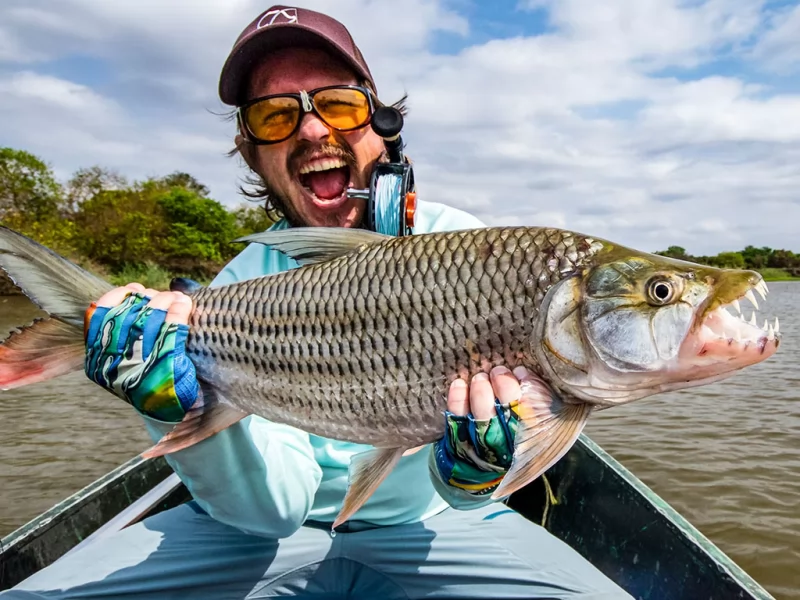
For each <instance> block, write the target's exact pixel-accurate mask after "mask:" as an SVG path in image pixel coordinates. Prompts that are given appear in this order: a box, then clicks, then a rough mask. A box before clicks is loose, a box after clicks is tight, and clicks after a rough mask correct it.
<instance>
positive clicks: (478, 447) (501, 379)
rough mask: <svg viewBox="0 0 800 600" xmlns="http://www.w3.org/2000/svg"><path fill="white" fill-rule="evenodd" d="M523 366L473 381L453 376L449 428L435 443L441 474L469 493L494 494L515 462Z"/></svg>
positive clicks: (524, 374) (501, 369) (524, 375)
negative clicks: (517, 410)
mask: <svg viewBox="0 0 800 600" xmlns="http://www.w3.org/2000/svg"><path fill="white" fill-rule="evenodd" d="M529 377H530V375H529V374H528V372H527V370H526V369H525V368H524V367H518V368H517V369H515V370H514V372H513V373H512V372H511V371H509V370H508V369H507V368H506V367H495V368H494V369H492V371H491V372H490V373H489V375H486V374H485V373H478V374H477V375H475V376H474V377H473V378H472V381H470V383H469V385H468V384H467V382H465V381H464V380H462V379H457V380H455V381H454V382H453V383H452V384H451V386H450V390H449V393H448V396H447V415H446V431H445V435H444V437H443V438H442V439H441V440H439V441H438V442H437V443H436V445H435V447H434V453H435V457H436V467H437V468H438V470H439V474H440V475H441V478H442V479H443V480H444V481H445V482H446V483H448V484H449V485H452V486H454V487H457V488H460V489H463V490H465V491H467V492H469V493H470V494H474V495H484V494H489V493H491V492H492V491H493V490H494V489H495V488H496V487H497V486H498V485H499V484H500V481H501V480H502V478H503V475H505V473H506V471H507V470H508V469H509V467H510V466H511V460H512V458H513V455H514V436H515V434H516V431H517V425H518V423H519V417H518V416H517V413H516V411H515V409H516V406H517V403H518V401H519V399H520V396H521V394H522V390H521V386H520V381H521V380H525V379H527V378H529Z"/></svg>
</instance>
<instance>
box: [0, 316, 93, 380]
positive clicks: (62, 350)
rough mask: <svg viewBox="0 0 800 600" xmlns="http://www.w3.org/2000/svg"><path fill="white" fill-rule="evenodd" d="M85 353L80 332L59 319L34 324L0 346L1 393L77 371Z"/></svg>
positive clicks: (13, 335)
mask: <svg viewBox="0 0 800 600" xmlns="http://www.w3.org/2000/svg"><path fill="white" fill-rule="evenodd" d="M85 353H86V349H85V348H84V345H83V338H82V337H81V332H80V330H78V329H76V328H75V327H73V326H72V325H68V324H66V323H64V322H62V321H59V320H58V319H52V318H50V319H43V320H38V321H34V323H33V324H32V325H28V326H26V327H23V328H21V329H18V330H16V331H14V332H12V333H11V335H10V336H9V337H8V338H6V339H5V340H4V341H3V342H2V343H0V389H2V390H12V389H14V388H18V387H22V386H24V385H29V384H31V383H38V382H40V381H45V380H47V379H52V378H53V377H59V376H60V375H65V374H67V373H71V372H72V371H79V370H81V369H83V361H84V357H85Z"/></svg>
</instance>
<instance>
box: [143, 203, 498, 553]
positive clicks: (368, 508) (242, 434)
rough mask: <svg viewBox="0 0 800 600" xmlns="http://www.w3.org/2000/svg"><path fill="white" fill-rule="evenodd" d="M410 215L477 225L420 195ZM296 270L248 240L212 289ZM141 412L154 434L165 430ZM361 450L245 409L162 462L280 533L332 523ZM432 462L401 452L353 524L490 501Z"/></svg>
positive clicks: (240, 521) (427, 228)
mask: <svg viewBox="0 0 800 600" xmlns="http://www.w3.org/2000/svg"><path fill="white" fill-rule="evenodd" d="M415 221H416V222H415V227H414V233H427V232H434V231H451V230H458V229H469V228H475V227H483V226H484V225H483V223H481V222H480V221H479V220H478V219H477V218H475V217H473V216H472V215H469V214H468V213H465V212H463V211H460V210H457V209H454V208H451V207H448V206H445V205H442V204H438V203H430V202H423V201H420V202H418V205H417V211H416V217H415ZM287 227H288V225H287V223H286V221H280V222H278V223H276V224H275V225H274V226H273V227H272V228H271V229H286V228H287ZM296 266H297V263H296V262H295V261H294V260H293V259H291V258H289V257H287V256H286V255H284V254H282V253H280V252H278V251H275V250H273V249H270V248H268V247H267V246H264V245H262V244H251V245H249V246H248V247H246V248H245V249H244V250H243V251H242V252H241V253H240V254H239V255H238V256H236V257H235V258H234V259H233V260H232V261H231V262H230V263H229V264H228V265H227V266H226V267H225V268H224V269H223V270H222V271H221V272H220V273H219V275H217V277H216V278H215V279H214V281H213V282H212V284H211V285H212V286H216V285H225V284H229V283H233V282H237V281H243V280H246V279H252V278H255V277H260V276H262V275H267V274H271V273H277V272H280V271H284V270H287V269H291V268H295V267H296ZM142 418H143V419H144V420H145V424H146V426H147V429H148V431H149V433H150V435H151V437H152V438H153V440H158V439H159V438H160V437H161V436H162V435H164V434H165V433H166V432H168V431H169V430H170V429H171V428H172V427H173V426H174V423H166V422H160V421H157V420H155V419H152V418H150V417H147V416H144V415H142ZM442 432H443V433H444V417H443V418H442ZM369 449H371V447H370V446H364V445H360V444H352V443H347V442H341V441H337V440H332V439H328V438H323V437H318V436H315V435H310V434H308V433H306V432H304V431H301V430H299V429H296V428H293V427H289V426H286V425H282V424H279V423H274V422H270V421H267V420H266V419H263V418H261V417H258V416H255V415H251V416H248V417H246V418H244V419H242V420H241V421H240V422H239V423H236V424H235V425H233V426H231V427H229V428H228V429H226V430H224V431H222V432H220V433H217V434H216V435H214V436H212V437H211V438H208V439H206V440H204V441H202V442H200V443H198V444H196V445H194V446H192V447H190V448H187V449H185V450H181V451H179V452H176V453H174V454H172V455H169V456H168V457H167V460H168V462H169V464H170V465H171V466H172V468H173V469H174V470H175V472H176V473H177V474H178V475H179V476H180V478H181V480H182V481H183V482H184V484H185V485H186V486H187V488H188V489H189V491H190V492H191V493H192V495H193V496H194V498H195V500H196V501H197V503H198V504H200V506H202V508H203V509H204V510H206V512H208V514H209V515H211V516H212V517H214V518H216V519H218V520H219V521H222V522H224V523H227V524H229V525H231V526H233V527H237V528H238V529H241V530H243V531H246V532H250V533H254V534H258V535H263V536H268V537H277V538H281V537H287V536H289V535H291V534H292V533H294V532H295V531H296V530H297V529H298V528H299V527H300V526H301V525H302V524H303V523H304V522H305V521H306V520H313V521H320V522H325V523H330V522H333V520H334V518H335V517H336V515H337V513H338V512H339V509H340V508H341V504H342V500H343V499H344V495H345V492H346V490H347V475H348V467H349V464H350V458H351V457H352V456H353V455H354V454H357V453H359V452H363V451H365V450H369ZM432 467H433V461H432V452H431V451H430V448H428V449H423V450H422V451H419V452H416V453H414V454H412V455H410V456H406V457H404V458H402V459H401V460H400V462H399V463H398V465H397V466H396V467H395V468H394V470H393V471H392V473H391V474H390V475H389V476H388V477H387V478H386V479H385V480H384V482H383V483H382V484H381V485H380V486H379V487H378V489H377V490H376V491H375V493H374V494H373V495H372V496H371V497H370V499H369V500H368V501H367V502H366V503H365V504H364V506H363V507H362V508H361V509H360V510H359V511H358V512H357V513H356V514H355V515H354V516H353V517H352V520H355V521H366V522H369V523H372V524H375V525H395V524H401V523H411V522H415V521H419V520H424V519H426V518H428V517H429V516H432V515H434V514H437V513H439V512H441V511H442V510H444V509H445V508H447V507H448V506H454V507H456V508H461V509H468V508H477V507H479V506H483V505H485V504H486V503H487V502H489V500H487V499H478V498H475V497H473V496H471V495H469V494H467V493H466V492H464V491H462V490H460V489H458V488H454V487H452V486H449V485H447V484H445V483H444V482H443V481H442V480H441V479H440V478H439V476H438V473H437V471H436V469H435V468H432Z"/></svg>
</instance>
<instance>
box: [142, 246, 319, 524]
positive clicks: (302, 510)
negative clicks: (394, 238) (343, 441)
mask: <svg viewBox="0 0 800 600" xmlns="http://www.w3.org/2000/svg"><path fill="white" fill-rule="evenodd" d="M272 252H273V251H270V250H268V249H267V248H265V247H264V246H261V245H260V244H252V245H250V246H248V247H247V248H245V249H244V250H243V251H242V252H241V253H240V254H239V255H238V256H236V258H234V259H233V260H232V261H231V262H230V263H229V264H228V265H226V266H225V268H224V269H223V270H222V271H221V272H220V273H219V275H218V276H217V277H216V278H215V279H214V281H212V283H211V285H212V286H217V285H224V284H228V283H233V282H235V281H242V280H244V279H251V278H253V277H257V276H260V275H265V274H269V273H270V272H274V271H276V270H280V269H281V268H284V267H287V266H288V267H291V266H292V265H291V263H288V262H283V261H281V260H280V259H279V257H276V256H275V255H273V254H272ZM276 259H278V260H276ZM294 264H296V263H294ZM141 416H142V418H143V419H144V421H145V426H146V428H147V431H148V433H149V434H150V436H151V438H152V439H153V440H154V441H158V440H159V439H160V438H161V436H163V435H164V434H166V433H167V432H169V431H170V430H171V429H172V427H174V425H175V424H174V423H167V422H163V421H158V420H156V419H153V418H151V417H149V416H146V415H141ZM166 460H167V462H168V463H169V464H170V466H171V467H172V469H173V470H174V471H175V472H176V473H177V474H178V476H179V477H180V478H181V480H182V481H183V483H184V485H186V487H187V489H188V490H189V491H190V492H191V494H192V496H193V497H194V499H195V501H196V502H197V503H198V504H199V505H200V506H201V507H202V508H203V509H204V510H205V511H206V512H207V513H208V514H209V515H210V516H211V517H213V518H215V519H217V520H219V521H221V522H223V523H226V524H227V525H231V526H232V527H236V528H237V529H240V530H241V531H245V532H247V533H252V534H255V535H262V536H265V537H270V538H283V537H288V536H290V535H292V534H293V533H294V532H295V531H296V530H297V529H298V528H299V527H300V526H301V525H302V524H303V523H304V522H305V520H306V518H307V517H308V514H309V512H310V511H311V508H312V506H313V504H314V497H315V495H316V493H317V489H318V487H319V485H320V481H321V480H322V469H321V468H320V466H319V464H318V463H317V461H316V459H315V457H314V451H313V448H312V446H311V442H310V440H309V436H308V434H307V433H305V432H303V431H301V430H299V429H296V428H294V427H289V426H287V425H282V424H279V423H273V422H270V421H267V420H266V419H263V418H261V417H257V416H254V415H251V416H248V417H245V418H244V419H242V420H241V421H239V422H238V423H235V424H234V425H232V426H230V427H228V428H227V429H225V430H223V431H221V432H219V433H217V434H215V435H213V436H211V437H210V438H207V439H205V440H203V441H202V442H199V443H197V444H195V445H193V446H191V447H189V448H186V449H184V450H180V451H178V452H175V453H172V454H170V455H167V456H166Z"/></svg>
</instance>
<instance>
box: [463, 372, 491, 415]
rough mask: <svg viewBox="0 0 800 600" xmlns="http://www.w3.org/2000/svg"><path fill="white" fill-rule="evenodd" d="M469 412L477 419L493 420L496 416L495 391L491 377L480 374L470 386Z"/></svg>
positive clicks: (473, 379)
mask: <svg viewBox="0 0 800 600" xmlns="http://www.w3.org/2000/svg"><path fill="white" fill-rule="evenodd" d="M469 410H470V412H471V413H472V416H473V417H475V418H476V419H479V420H483V419H491V418H492V417H493V416H494V415H495V410H494V390H493V389H492V383H491V381H490V380H489V376H488V375H487V374H486V373H478V374H477V375H475V377H473V378H472V382H471V383H470V386H469Z"/></svg>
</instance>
